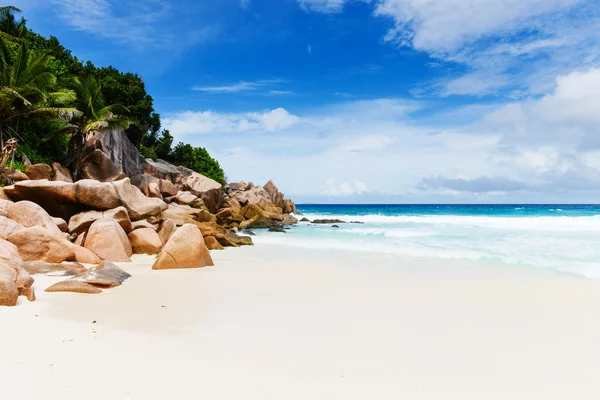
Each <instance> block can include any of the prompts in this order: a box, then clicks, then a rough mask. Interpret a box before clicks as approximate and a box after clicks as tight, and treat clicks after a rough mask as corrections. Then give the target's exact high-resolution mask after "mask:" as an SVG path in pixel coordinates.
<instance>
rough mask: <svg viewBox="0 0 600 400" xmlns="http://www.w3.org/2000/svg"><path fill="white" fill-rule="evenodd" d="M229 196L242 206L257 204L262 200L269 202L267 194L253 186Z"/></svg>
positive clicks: (260, 188) (269, 198)
mask: <svg viewBox="0 0 600 400" xmlns="http://www.w3.org/2000/svg"><path fill="white" fill-rule="evenodd" d="M229 196H230V197H231V198H232V199H235V200H237V201H238V202H239V203H240V205H242V206H245V205H247V204H258V203H259V202H260V201H261V200H263V199H264V200H267V201H269V202H270V201H271V196H269V193H267V191H266V190H265V189H263V188H262V187H260V186H255V187H252V188H250V189H248V190H245V191H241V192H235V193H230V195H229Z"/></svg>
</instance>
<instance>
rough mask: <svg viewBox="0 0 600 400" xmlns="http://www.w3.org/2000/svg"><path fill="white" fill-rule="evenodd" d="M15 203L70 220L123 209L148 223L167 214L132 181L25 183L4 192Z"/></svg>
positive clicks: (161, 206)
mask: <svg viewBox="0 0 600 400" xmlns="http://www.w3.org/2000/svg"><path fill="white" fill-rule="evenodd" d="M4 190H5V192H6V193H7V194H8V195H9V196H10V197H11V198H12V199H14V200H30V201H33V202H34V203H37V204H39V205H40V206H42V207H43V208H44V209H45V210H46V211H48V212H49V213H50V214H52V215H53V216H55V217H60V218H63V219H65V220H68V219H69V218H70V217H71V216H72V215H75V214H77V213H79V212H81V211H86V210H90V209H93V210H100V211H104V210H110V209H113V208H117V207H120V206H123V207H125V208H126V209H127V212H128V214H129V217H130V218H131V219H132V220H135V221H137V220H140V219H146V218H148V217H150V216H153V215H158V214H160V213H161V211H162V210H166V208H167V205H166V204H165V202H164V201H162V200H160V199H151V198H148V197H146V196H144V194H143V193H142V192H140V190H139V189H138V188H136V187H135V186H132V185H131V182H130V181H129V179H127V178H126V179H122V180H120V181H116V182H98V181H95V180H89V179H86V180H80V181H78V182H76V183H68V182H49V181H24V182H17V183H15V184H14V185H12V186H7V187H5V188H4Z"/></svg>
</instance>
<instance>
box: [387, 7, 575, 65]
mask: <svg viewBox="0 0 600 400" xmlns="http://www.w3.org/2000/svg"><path fill="white" fill-rule="evenodd" d="M580 2H581V0H471V1H465V0H427V1H424V0H380V1H379V3H378V5H377V8H376V11H375V13H376V14H377V15H382V16H389V17H392V18H393V19H394V21H395V24H396V27H395V28H394V29H393V30H391V31H390V32H389V34H388V39H390V40H396V41H399V42H401V43H403V44H408V45H412V46H414V47H415V48H417V49H420V50H425V51H429V52H432V53H444V52H449V51H454V50H456V49H460V48H461V47H462V46H464V45H465V44H466V43H471V42H474V41H477V40H479V39H481V38H482V37H485V36H488V35H492V34H497V33H499V32H509V31H514V30H520V29H522V28H524V27H525V28H526V27H533V26H534V25H535V17H538V16H542V15H544V14H548V13H551V12H554V11H558V10H563V9H565V8H568V7H571V6H573V5H574V4H576V3H580Z"/></svg>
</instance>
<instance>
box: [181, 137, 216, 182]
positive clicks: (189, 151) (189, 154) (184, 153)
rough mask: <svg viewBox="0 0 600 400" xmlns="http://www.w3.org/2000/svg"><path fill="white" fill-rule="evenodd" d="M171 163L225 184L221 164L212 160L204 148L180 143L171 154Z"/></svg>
mask: <svg viewBox="0 0 600 400" xmlns="http://www.w3.org/2000/svg"><path fill="white" fill-rule="evenodd" d="M170 158H171V162H173V163H175V164H177V165H183V166H184V167H187V168H189V169H192V170H194V171H196V172H198V173H200V174H202V175H204V176H208V177H209V178H211V179H214V180H215V181H217V182H219V183H222V184H225V183H226V182H225V173H224V172H223V169H222V168H221V166H220V165H219V162H218V161H217V160H215V159H214V158H212V157H211V156H210V154H208V151H206V149H205V148H203V147H193V146H192V145H189V144H184V143H181V142H180V143H179V144H178V145H177V146H175V148H174V149H173V151H172V153H171V157H170Z"/></svg>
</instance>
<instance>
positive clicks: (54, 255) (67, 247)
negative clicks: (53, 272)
mask: <svg viewBox="0 0 600 400" xmlns="http://www.w3.org/2000/svg"><path fill="white" fill-rule="evenodd" d="M8 241H9V242H11V243H12V244H14V245H15V246H17V248H18V249H19V254H20V255H21V258H22V259H23V260H25V261H46V262H51V263H60V262H63V261H74V260H75V259H76V257H75V250H74V245H73V243H71V242H69V241H68V240H67V239H65V238H64V236H63V235H62V233H58V234H57V233H54V232H50V231H49V230H47V229H44V228H42V227H40V226H34V227H32V228H27V229H24V230H20V231H18V232H14V233H13V234H11V235H10V236H9V237H8Z"/></svg>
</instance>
